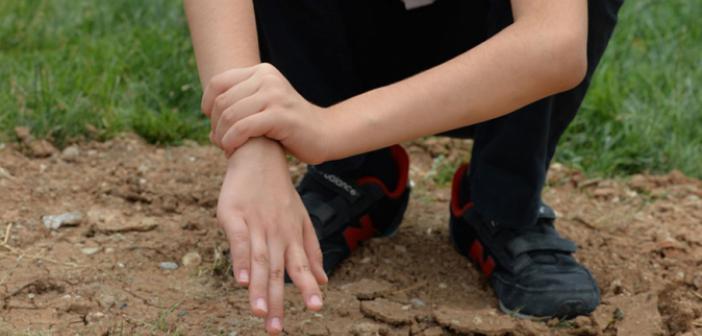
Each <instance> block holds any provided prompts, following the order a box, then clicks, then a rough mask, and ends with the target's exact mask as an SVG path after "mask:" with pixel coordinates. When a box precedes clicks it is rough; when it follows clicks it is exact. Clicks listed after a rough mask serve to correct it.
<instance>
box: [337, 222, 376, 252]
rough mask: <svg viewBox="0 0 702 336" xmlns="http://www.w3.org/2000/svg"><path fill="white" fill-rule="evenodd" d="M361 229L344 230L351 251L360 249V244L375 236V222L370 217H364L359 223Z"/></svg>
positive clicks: (350, 228)
mask: <svg viewBox="0 0 702 336" xmlns="http://www.w3.org/2000/svg"><path fill="white" fill-rule="evenodd" d="M358 222H359V223H360V224H361V227H353V226H351V227H349V228H347V229H346V230H344V238H345V239H346V244H348V246H349V249H350V250H351V251H353V250H355V249H356V248H357V247H358V243H359V242H361V241H364V240H368V239H371V238H372V237H373V235H374V234H375V228H374V227H373V220H372V219H371V218H370V216H368V215H364V216H363V217H361V218H360V219H359V221H358Z"/></svg>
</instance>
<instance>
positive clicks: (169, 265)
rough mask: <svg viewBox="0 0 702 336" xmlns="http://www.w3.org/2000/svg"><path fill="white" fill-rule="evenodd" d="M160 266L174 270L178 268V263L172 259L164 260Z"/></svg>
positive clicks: (163, 268)
mask: <svg viewBox="0 0 702 336" xmlns="http://www.w3.org/2000/svg"><path fill="white" fill-rule="evenodd" d="M158 267H160V268H161V269H162V270H167V271H172V270H175V269H178V264H176V263H174V262H172V261H164V262H162V263H160V264H158Z"/></svg>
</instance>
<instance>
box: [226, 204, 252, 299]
mask: <svg viewBox="0 0 702 336" xmlns="http://www.w3.org/2000/svg"><path fill="white" fill-rule="evenodd" d="M224 221H225V222H224V223H223V225H222V226H223V227H224V233H225V235H226V236H227V240H228V241H229V249H230V251H231V258H232V268H233V272H234V278H236V280H237V282H238V283H239V284H240V285H244V286H246V285H248V284H249V279H250V276H251V271H250V270H249V267H250V265H251V260H250V253H249V249H250V244H249V239H250V238H249V230H248V227H247V226H246V223H245V222H244V220H243V218H241V217H239V216H232V217H231V218H225V219H224Z"/></svg>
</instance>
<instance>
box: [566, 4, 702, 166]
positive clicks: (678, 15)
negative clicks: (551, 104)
mask: <svg viewBox="0 0 702 336" xmlns="http://www.w3.org/2000/svg"><path fill="white" fill-rule="evenodd" d="M700 16H702V2H699V1H687V0H670V1H656V0H637V1H628V2H625V5H624V8H623V9H622V12H621V21H620V25H619V27H618V28H617V32H616V34H615V36H614V38H613V40H612V43H611V44H610V46H609V49H608V50H607V52H606V53H605V56H604V58H603V61H602V64H601V66H600V68H599V70H598V72H597V73H596V76H595V78H594V80H593V83H592V86H591V89H590V92H589V93H588V97H587V98H586V100H585V102H584V104H583V107H582V109H581V111H580V113H579V115H578V116H577V117H576V119H575V121H574V122H573V124H572V125H571V127H570V129H569V130H568V131H567V132H566V134H565V136H564V137H563V139H562V141H561V146H560V147H559V152H558V155H557V157H556V159H557V160H559V161H562V162H566V163H568V164H571V165H575V166H577V167H579V168H582V169H584V170H585V171H587V172H595V173H598V174H600V175H616V174H628V173H635V172H641V171H651V172H656V173H658V172H667V171H669V170H671V169H676V168H677V169H680V170H682V171H683V172H685V173H686V174H688V175H692V176H696V177H702V127H701V126H702V86H701V84H702V57H701V56H700V55H702V25H701V24H700V21H699V20H700Z"/></svg>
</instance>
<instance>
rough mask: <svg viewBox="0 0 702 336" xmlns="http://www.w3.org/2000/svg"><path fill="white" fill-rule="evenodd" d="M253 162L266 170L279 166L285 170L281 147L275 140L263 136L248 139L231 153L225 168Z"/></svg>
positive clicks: (238, 167) (236, 167)
mask: <svg viewBox="0 0 702 336" xmlns="http://www.w3.org/2000/svg"><path fill="white" fill-rule="evenodd" d="M254 164H255V165H257V166H260V167H262V169H266V170H267V169H269V168H274V169H275V168H278V167H281V168H283V169H284V170H285V171H287V160H286V159H285V152H284V151H283V148H282V147H281V146H280V144H279V143H278V142H277V141H274V140H270V139H267V138H263V137H260V138H253V139H249V141H247V142H246V143H245V144H244V145H242V146H241V147H239V148H238V149H237V150H236V151H235V152H234V153H232V154H231V155H230V156H229V158H228V160H227V169H228V170H231V169H242V167H250V166H252V165H254Z"/></svg>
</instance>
